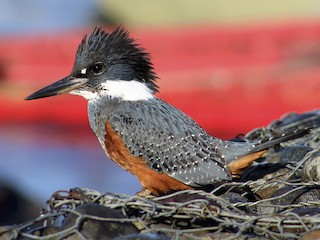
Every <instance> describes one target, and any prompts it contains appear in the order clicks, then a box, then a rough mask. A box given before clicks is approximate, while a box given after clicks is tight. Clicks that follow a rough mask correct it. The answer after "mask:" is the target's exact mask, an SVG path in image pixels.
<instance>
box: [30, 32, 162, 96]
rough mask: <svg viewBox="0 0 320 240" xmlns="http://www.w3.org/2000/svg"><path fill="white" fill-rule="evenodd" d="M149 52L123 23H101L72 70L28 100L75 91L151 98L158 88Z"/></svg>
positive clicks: (85, 40)
mask: <svg viewBox="0 0 320 240" xmlns="http://www.w3.org/2000/svg"><path fill="white" fill-rule="evenodd" d="M156 80H157V76H156V74H155V73H154V71H153V66H152V63H151V62H150V57H149V54H148V53H146V52H145V51H144V49H142V48H141V47H140V45H138V44H136V43H135V41H134V39H132V38H131V37H130V36H129V34H128V32H127V31H126V30H125V29H124V28H122V27H119V28H117V29H116V30H115V31H113V32H111V33H106V32H105V31H103V30H102V29H101V28H99V27H97V28H95V30H94V31H93V32H92V34H91V35H90V36H89V37H87V36H85V37H84V38H83V40H82V42H81V44H80V45H79V47H78V51H77V54H76V60H75V64H74V66H73V69H72V71H71V74H70V75H69V76H67V77H65V78H63V79H61V80H60V81H57V82H55V83H53V84H51V85H49V86H46V87H44V88H42V89H40V90H39V91H37V92H35V93H33V94H31V95H30V96H28V97H27V98H26V100H31V99H37V98H44V97H50V96H55V95H58V94H62V93H71V94H75V95H80V96H83V97H84V98H86V99H88V100H91V99H95V98H97V97H100V96H108V97H110V98H119V99H121V100H131V101H136V100H147V99H151V98H153V94H154V93H155V92H157V91H158V86H157V84H156Z"/></svg>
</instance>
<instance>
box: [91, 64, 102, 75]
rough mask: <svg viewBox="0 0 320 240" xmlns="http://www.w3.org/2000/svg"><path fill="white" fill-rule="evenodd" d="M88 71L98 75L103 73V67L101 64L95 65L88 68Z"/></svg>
mask: <svg viewBox="0 0 320 240" xmlns="http://www.w3.org/2000/svg"><path fill="white" fill-rule="evenodd" d="M90 70H91V71H92V72H93V73H94V74H95V75H98V74H100V73H102V72H103V65H102V63H95V64H94V65H92V66H91V67H90Z"/></svg>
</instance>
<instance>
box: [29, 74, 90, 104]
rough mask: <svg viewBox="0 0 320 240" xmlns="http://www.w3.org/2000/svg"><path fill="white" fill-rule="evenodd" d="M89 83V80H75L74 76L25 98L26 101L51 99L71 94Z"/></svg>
mask: <svg viewBox="0 0 320 240" xmlns="http://www.w3.org/2000/svg"><path fill="white" fill-rule="evenodd" d="M87 82H88V79H87V78H74V77H72V76H68V77H65V78H63V79H61V80H59V81H57V82H55V83H52V84H50V85H49V86H46V87H44V88H42V89H40V90H39V91H36V92H34V93H32V94H31V95H29V96H28V97H26V98H25V100H32V99H38V98H45V97H51V96H55V95H59V94H62V93H67V92H70V91H72V90H74V89H77V88H79V87H81V86H82V85H84V84H86V83H87Z"/></svg>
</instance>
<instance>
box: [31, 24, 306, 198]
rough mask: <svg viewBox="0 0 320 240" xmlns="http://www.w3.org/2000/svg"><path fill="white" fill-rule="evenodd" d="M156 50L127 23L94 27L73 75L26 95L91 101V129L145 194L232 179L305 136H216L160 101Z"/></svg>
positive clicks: (291, 133) (82, 46)
mask: <svg viewBox="0 0 320 240" xmlns="http://www.w3.org/2000/svg"><path fill="white" fill-rule="evenodd" d="M156 80H157V76H156V74H155V72H154V69H153V65H152V63H151V61H150V56H149V54H148V53H146V52H145V50H144V49H143V48H142V47H141V46H140V45H139V44H137V43H136V42H135V40H134V39H133V38H131V37H130V36H129V34H128V32H127V31H126V30H125V29H124V28H123V27H118V28H117V29H116V30H114V31H112V32H110V33H107V32H105V31H104V30H102V29H101V28H99V27H96V28H95V29H94V31H93V32H92V33H91V34H90V36H89V37H88V36H85V37H84V38H83V40H82V42H81V44H80V45H79V47H78V50H77V53H76V60H75V64H74V66H73V69H72V71H71V74H70V75H69V76H67V77H65V78H63V79H62V80H60V81H57V82H55V83H53V84H51V85H49V86H47V87H45V88H43V89H41V90H39V91H37V92H35V93H33V94H31V95H30V96H28V97H27V98H26V100H31V99H37V98H44V97H49V96H54V95H58V94H62V93H70V94H75V95H79V96H82V97H84V98H86V99H87V100H88V115H89V122H90V126H91V128H92V130H93V131H94V133H95V135H96V136H97V138H98V139H99V142H100V144H101V146H102V148H103V149H104V151H105V153H106V154H107V155H108V157H109V158H110V159H112V160H113V161H114V162H116V163H117V164H118V165H120V166H121V167H122V168H124V169H125V170H127V171H128V172H130V173H132V174H133V175H135V176H136V177H137V178H138V179H139V181H140V183H141V185H142V186H143V189H144V191H142V192H141V193H144V194H150V193H151V194H153V195H160V194H165V193H168V192H170V191H175V190H185V189H192V188H198V187H203V186H207V185H212V184H214V183H217V182H221V181H229V180H232V177H235V176H237V175H239V174H240V173H241V172H242V171H243V170H244V169H246V168H248V167H249V166H251V164H252V162H253V161H254V160H256V159H258V158H260V157H261V156H262V155H263V154H264V153H265V152H266V150H267V149H268V148H270V147H271V146H274V145H276V144H279V143H281V142H283V141H287V140H290V139H292V138H295V137H298V136H300V135H302V134H303V131H300V130H296V131H294V132H290V133H287V134H286V133H282V134H279V135H278V136H274V137H273V138H271V139H262V140H261V141H259V142H248V141H240V142H236V141H226V140H222V139H219V138H216V137H213V136H210V135H209V134H208V133H207V132H206V131H205V130H204V129H203V128H201V127H200V126H199V125H198V124H197V123H196V122H195V121H194V120H193V119H191V118H190V117H189V116H188V115H186V114H185V113H183V112H181V111H180V110H178V109H177V108H175V107H173V106H172V105H170V104H169V103H167V102H165V101H162V100H161V99H159V98H158V97H156V96H155V95H154V94H155V93H156V92H158V89H159V88H158V86H157V83H156Z"/></svg>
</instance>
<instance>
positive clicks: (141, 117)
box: [109, 99, 231, 187]
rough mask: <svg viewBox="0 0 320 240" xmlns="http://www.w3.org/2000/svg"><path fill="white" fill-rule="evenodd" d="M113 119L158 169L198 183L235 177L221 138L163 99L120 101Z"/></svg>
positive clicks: (126, 139) (129, 144) (127, 140)
mask: <svg viewBox="0 0 320 240" xmlns="http://www.w3.org/2000/svg"><path fill="white" fill-rule="evenodd" d="M109 122H110V124H111V126H112V128H113V129H114V130H115V131H117V132H118V133H119V135H120V137H121V138H122V140H123V141H124V143H125V144H126V146H127V147H128V149H129V150H130V152H131V153H132V154H133V155H134V156H141V157H142V158H143V159H144V160H146V162H147V164H148V166H149V167H150V168H152V169H154V170H156V171H158V172H164V173H166V174H168V175H169V176H171V177H173V178H175V179H177V180H179V181H181V182H183V183H185V184H187V185H190V186H194V187H196V186H201V185H206V184H210V183H213V182H216V181H219V180H220V181H221V180H230V179H231V174H230V172H229V171H228V170H227V168H225V166H224V164H223V155H222V153H221V152H219V148H218V145H219V143H218V141H221V140H219V139H214V138H212V137H211V136H209V135H208V134H207V133H206V131H205V130H203V129H202V128H201V127H200V126H199V125H198V124H197V123H196V122H194V121H193V120H192V119H191V118H190V117H188V116H187V115H186V114H184V113H182V112H181V111H179V110H178V109H176V108H174V107H173V106H171V105H169V104H167V103H165V102H163V101H161V100H159V99H152V100H149V101H148V103H146V102H143V101H136V102H130V103H128V102H126V103H125V104H121V103H120V104H119V107H117V109H114V110H113V111H112V113H111V114H110V117H109ZM215 141H216V142H217V144H215Z"/></svg>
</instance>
